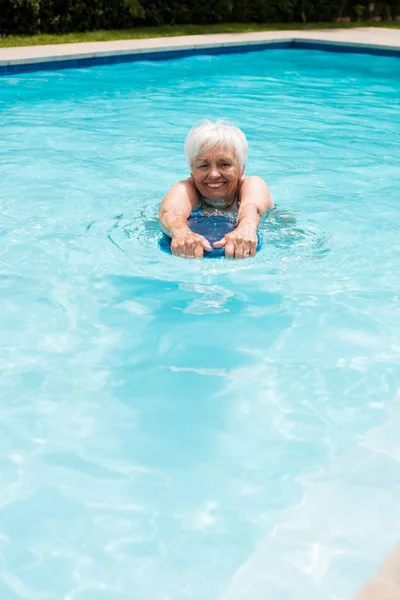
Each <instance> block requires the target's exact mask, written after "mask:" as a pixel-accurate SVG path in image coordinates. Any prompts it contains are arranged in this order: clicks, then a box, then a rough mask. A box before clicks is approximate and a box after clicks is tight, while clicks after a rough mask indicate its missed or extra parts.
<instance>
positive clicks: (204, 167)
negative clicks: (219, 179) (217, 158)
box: [199, 165, 208, 169]
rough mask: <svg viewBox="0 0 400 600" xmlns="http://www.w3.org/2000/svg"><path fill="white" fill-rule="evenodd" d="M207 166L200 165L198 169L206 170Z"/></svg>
mask: <svg viewBox="0 0 400 600" xmlns="http://www.w3.org/2000/svg"><path fill="white" fill-rule="evenodd" d="M207 166H208V165H200V166H199V169H207Z"/></svg>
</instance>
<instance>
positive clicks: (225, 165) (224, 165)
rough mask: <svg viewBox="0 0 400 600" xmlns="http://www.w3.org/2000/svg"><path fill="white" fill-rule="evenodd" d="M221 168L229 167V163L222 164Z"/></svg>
mask: <svg viewBox="0 0 400 600" xmlns="http://www.w3.org/2000/svg"><path fill="white" fill-rule="evenodd" d="M222 166H223V167H225V168H226V167H230V166H231V165H230V163H228V162H223V163H222Z"/></svg>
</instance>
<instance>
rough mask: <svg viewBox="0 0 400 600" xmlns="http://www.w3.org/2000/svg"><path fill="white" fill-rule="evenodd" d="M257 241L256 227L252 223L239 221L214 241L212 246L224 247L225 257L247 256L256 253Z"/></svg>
mask: <svg viewBox="0 0 400 600" xmlns="http://www.w3.org/2000/svg"><path fill="white" fill-rule="evenodd" d="M257 243H258V238H257V227H256V226H255V225H254V224H253V223H241V224H240V225H238V227H236V229H234V230H233V231H231V233H227V234H226V236H225V237H223V238H222V240H219V242H214V248H225V256H226V258H249V257H250V256H255V255H256V251H257Z"/></svg>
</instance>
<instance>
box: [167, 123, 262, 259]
mask: <svg viewBox="0 0 400 600" xmlns="http://www.w3.org/2000/svg"><path fill="white" fill-rule="evenodd" d="M247 152H248V145H247V140H246V137H245V135H244V133H243V132H242V131H241V130H240V129H238V128H237V127H235V126H233V125H230V124H229V123H225V122H223V121H217V122H216V123H211V122H210V121H203V122H202V123H200V125H197V126H196V127H194V128H193V129H191V130H190V131H189V134H188V136H187V138H186V142H185V155H186V160H187V162H188V164H189V167H190V171H191V176H190V177H189V178H188V179H185V180H184V181H180V182H179V183H176V184H175V185H173V186H172V188H171V189H170V190H169V192H168V193H167V194H166V196H165V197H164V198H163V201H162V204H161V210H160V223H161V227H162V229H163V230H164V232H165V233H166V234H167V235H168V236H169V237H170V238H171V251H172V253H173V254H175V255H176V256H182V257H184V258H202V257H203V255H204V251H206V252H210V251H211V250H212V247H211V245H210V243H209V242H208V240H206V238H205V237H203V236H202V235H199V234H197V233H194V232H193V231H191V230H190V228H189V226H188V218H189V216H190V214H191V212H192V211H193V210H194V209H195V208H196V207H198V206H201V208H202V209H203V211H204V212H205V213H206V214H210V215H212V214H213V212H214V213H215V212H217V211H218V214H221V211H223V212H227V211H237V221H236V228H235V229H234V230H233V231H231V232H230V233H227V234H226V235H225V236H224V237H223V238H222V239H221V240H219V241H217V242H214V244H213V246H214V248H224V249H225V255H226V257H227V258H248V257H250V256H254V255H255V253H256V248H257V241H258V238H257V229H258V225H259V223H260V218H261V217H262V215H263V214H264V213H265V212H266V211H267V210H270V209H272V208H273V207H274V204H273V202H272V199H271V196H270V193H269V190H268V187H267V184H266V183H265V181H264V180H263V179H261V177H256V176H252V177H246V176H245V175H244V169H245V165H246V160H247Z"/></svg>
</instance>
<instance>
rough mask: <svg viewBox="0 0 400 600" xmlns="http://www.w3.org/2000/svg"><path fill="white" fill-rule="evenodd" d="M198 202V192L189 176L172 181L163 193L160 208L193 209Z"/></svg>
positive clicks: (163, 209)
mask: <svg viewBox="0 0 400 600" xmlns="http://www.w3.org/2000/svg"><path fill="white" fill-rule="evenodd" d="M198 203H199V193H198V191H197V188H196V186H195V184H194V181H193V180H192V178H191V177H189V178H188V179H183V180H182V181H178V182H177V183H174V185H173V186H172V187H171V188H170V189H169V190H168V192H167V193H166V194H165V196H164V198H163V200H162V203H161V210H162V211H165V210H171V209H173V210H176V209H178V210H179V209H181V208H182V209H184V210H189V211H190V210H193V208H195V207H196V206H197V205H198Z"/></svg>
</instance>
